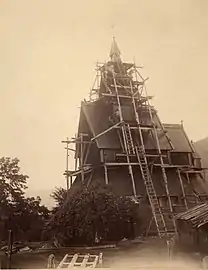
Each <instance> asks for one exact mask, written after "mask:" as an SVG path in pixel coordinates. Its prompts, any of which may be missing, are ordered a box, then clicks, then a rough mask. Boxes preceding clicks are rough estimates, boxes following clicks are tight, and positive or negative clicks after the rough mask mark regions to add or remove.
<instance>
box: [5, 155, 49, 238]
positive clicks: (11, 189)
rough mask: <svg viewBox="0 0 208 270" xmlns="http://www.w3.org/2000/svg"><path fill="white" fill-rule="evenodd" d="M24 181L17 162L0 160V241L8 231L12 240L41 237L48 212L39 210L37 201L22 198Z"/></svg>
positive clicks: (14, 160)
mask: <svg viewBox="0 0 208 270" xmlns="http://www.w3.org/2000/svg"><path fill="white" fill-rule="evenodd" d="M27 179H28V176H27V175H24V174H22V173H21V172H20V167H19V160H18V159H17V158H14V159H12V158H9V157H6V158H5V157H3V158H0V239H6V238H7V232H8V230H9V229H12V230H13V232H14V236H15V239H21V240H37V238H40V236H41V230H42V227H43V226H44V222H45V219H46V218H47V216H48V214H49V211H48V209H47V208H46V207H45V206H41V199H40V197H37V198H34V197H31V198H25V190H26V188H27ZM33 228H34V229H35V230H32V229H33ZM32 231H33V233H32Z"/></svg>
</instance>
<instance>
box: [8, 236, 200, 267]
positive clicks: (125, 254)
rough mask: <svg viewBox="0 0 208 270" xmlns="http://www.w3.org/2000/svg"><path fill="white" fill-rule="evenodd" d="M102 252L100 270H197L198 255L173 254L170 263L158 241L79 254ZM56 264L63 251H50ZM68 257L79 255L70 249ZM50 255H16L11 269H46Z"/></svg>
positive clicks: (127, 244) (134, 243)
mask: <svg viewBox="0 0 208 270" xmlns="http://www.w3.org/2000/svg"><path fill="white" fill-rule="evenodd" d="M100 252H102V253H103V267H104V268H112V269H119V270H121V269H124V268H125V269H131V268H132V269H154V270H163V269H164V270H165V269H171V270H172V269H174V270H183V269H184V270H185V269H189V270H191V269H195V270H197V269H200V256H199V255H198V254H194V253H192V254H185V253H182V252H176V253H175V254H173V258H172V260H169V257H168V252H167V248H166V246H165V245H164V243H161V242H160V241H159V240H158V239H149V240H146V241H145V242H141V241H138V242H129V241H126V242H123V243H120V244H119V245H118V247H117V248H112V249H111V248H109V249H100V250H92V251H90V250H87V251H86V250H85V251H84V250H80V251H79V253H80V254H86V253H93V254H99V253H100ZM53 253H54V254H55V257H56V262H57V264H58V263H59V262H60V261H61V259H62V258H63V257H64V255H65V254H66V251H64V253H63V251H62V252H60V251H56V252H53ZM67 253H68V254H74V253H78V251H76V252H74V251H72V250H71V249H70V248H69V250H68V251H67ZM49 254H51V252H45V253H43V252H42V253H40V254H37V253H36V254H34V253H32V252H30V253H24V254H15V255H13V258H12V268H16V269H17V268H19V269H20V268H27V269H41V268H46V266H47V258H48V256H49Z"/></svg>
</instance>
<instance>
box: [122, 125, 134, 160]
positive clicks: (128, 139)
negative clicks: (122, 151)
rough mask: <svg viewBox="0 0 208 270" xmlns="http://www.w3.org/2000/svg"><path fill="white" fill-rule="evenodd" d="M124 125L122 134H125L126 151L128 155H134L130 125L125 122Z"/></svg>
mask: <svg viewBox="0 0 208 270" xmlns="http://www.w3.org/2000/svg"><path fill="white" fill-rule="evenodd" d="M124 127H125V128H124V134H125V139H126V144H127V149H128V153H129V155H134V154H135V147H134V142H133V138H132V134H131V128H130V125H129V124H127V123H125V125H124Z"/></svg>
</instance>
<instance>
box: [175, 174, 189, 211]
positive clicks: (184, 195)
mask: <svg viewBox="0 0 208 270" xmlns="http://www.w3.org/2000/svg"><path fill="white" fill-rule="evenodd" d="M177 174H178V179H179V181H180V185H181V190H182V194H183V200H184V204H185V207H186V210H188V204H187V200H186V193H185V190H184V185H183V180H182V177H181V172H180V170H179V169H177Z"/></svg>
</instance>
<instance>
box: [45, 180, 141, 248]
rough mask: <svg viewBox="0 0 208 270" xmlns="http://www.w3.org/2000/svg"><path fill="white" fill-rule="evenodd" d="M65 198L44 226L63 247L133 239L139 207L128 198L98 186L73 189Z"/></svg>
mask: <svg viewBox="0 0 208 270" xmlns="http://www.w3.org/2000/svg"><path fill="white" fill-rule="evenodd" d="M62 192H63V191H62ZM63 194H64V193H63ZM64 196H65V198H66V199H65V202H63V201H62V203H58V206H56V208H55V211H54V212H53V215H52V217H51V219H50V221H49V222H48V224H47V227H46V230H47V231H48V232H50V235H51V236H55V237H56V238H57V239H58V241H59V242H60V243H61V244H62V245H64V246H69V245H72V244H73V245H75V244H76V245H77V244H79V245H80V244H94V243H95V238H96V236H97V238H98V239H99V240H100V241H101V242H106V241H119V240H121V239H123V238H124V237H126V238H129V237H133V233H132V224H133V223H135V222H136V223H137V222H138V215H137V208H138V207H137V205H136V204H135V202H133V201H132V200H131V199H130V198H126V197H120V196H118V195H116V194H115V193H113V192H112V191H111V189H110V188H109V187H107V186H102V187H100V186H98V185H94V186H91V187H90V188H86V187H85V188H84V187H81V188H72V189H70V190H69V191H68V193H67V194H66V193H65V195H64Z"/></svg>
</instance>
